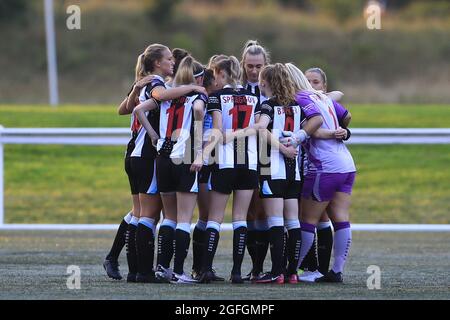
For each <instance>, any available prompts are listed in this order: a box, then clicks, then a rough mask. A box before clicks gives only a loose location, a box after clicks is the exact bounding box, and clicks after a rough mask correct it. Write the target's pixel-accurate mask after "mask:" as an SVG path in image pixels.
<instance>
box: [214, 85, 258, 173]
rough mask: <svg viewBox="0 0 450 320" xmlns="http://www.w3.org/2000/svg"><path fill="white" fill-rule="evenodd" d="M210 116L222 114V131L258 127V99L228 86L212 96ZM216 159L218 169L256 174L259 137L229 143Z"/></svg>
mask: <svg viewBox="0 0 450 320" xmlns="http://www.w3.org/2000/svg"><path fill="white" fill-rule="evenodd" d="M207 110H208V112H209V113H212V112H221V114H222V130H223V131H225V132H226V131H234V130H238V129H244V128H247V127H249V126H252V125H254V123H255V114H258V113H259V112H260V106H259V99H258V97H257V96H256V95H254V94H252V93H251V92H250V91H248V90H246V89H244V88H242V87H239V88H236V89H234V88H232V87H231V86H228V85H227V86H225V87H224V88H223V89H221V90H218V91H216V92H215V93H213V94H212V95H210V96H209V99H208V107H207ZM216 150H217V151H218V155H217V159H218V165H219V169H225V168H244V169H250V170H256V167H257V163H258V152H257V143H256V136H250V137H246V138H243V139H239V140H234V141H230V142H229V143H227V144H222V145H219V146H218V147H217V149H216Z"/></svg>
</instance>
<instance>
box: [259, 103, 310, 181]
mask: <svg viewBox="0 0 450 320" xmlns="http://www.w3.org/2000/svg"><path fill="white" fill-rule="evenodd" d="M261 117H269V119H270V123H269V125H268V126H267V129H268V130H269V131H270V132H271V134H272V135H273V136H274V138H275V139H276V140H279V139H280V138H281V137H282V131H292V132H296V131H298V130H300V129H301V126H302V123H303V121H305V115H304V113H303V111H302V109H301V108H300V106H299V105H298V104H297V103H296V102H295V101H292V103H291V104H290V105H289V106H287V107H285V106H281V105H280V104H279V103H278V101H277V100H276V99H275V98H270V99H268V100H266V101H264V102H263V103H262V104H261ZM260 139H261V137H260ZM261 140H262V139H261ZM261 143H263V145H261V146H260V156H259V160H260V166H261V172H260V174H261V176H270V178H271V179H272V180H301V176H302V172H300V171H301V169H302V167H303V165H302V162H300V165H299V162H298V159H297V158H296V159H288V158H285V157H284V155H283V154H282V153H281V152H280V150H279V149H278V148H272V146H271V145H270V144H269V141H267V140H265V142H264V141H262V142H261ZM300 151H301V150H300ZM299 156H304V152H301V153H300V154H299Z"/></svg>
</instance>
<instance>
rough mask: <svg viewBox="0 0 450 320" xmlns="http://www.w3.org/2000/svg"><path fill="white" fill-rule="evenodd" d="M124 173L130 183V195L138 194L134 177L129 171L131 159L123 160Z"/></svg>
mask: <svg viewBox="0 0 450 320" xmlns="http://www.w3.org/2000/svg"><path fill="white" fill-rule="evenodd" d="M125 172H126V173H127V176H128V182H129V183H130V189H131V194H138V193H139V191H138V189H139V188H138V183H137V179H136V177H135V176H134V175H133V171H132V170H131V158H130V157H126V158H125Z"/></svg>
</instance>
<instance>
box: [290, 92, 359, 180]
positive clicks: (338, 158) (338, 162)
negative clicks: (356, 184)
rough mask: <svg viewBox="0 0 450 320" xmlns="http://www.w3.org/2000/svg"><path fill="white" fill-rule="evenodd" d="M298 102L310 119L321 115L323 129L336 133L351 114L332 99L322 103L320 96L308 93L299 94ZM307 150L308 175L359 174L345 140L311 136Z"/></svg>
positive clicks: (306, 146)
mask: <svg viewBox="0 0 450 320" xmlns="http://www.w3.org/2000/svg"><path fill="white" fill-rule="evenodd" d="M296 101H297V103H298V104H299V105H300V107H301V108H302V109H303V112H304V113H305V116H306V118H307V119H309V118H311V117H313V116H315V115H318V114H320V115H321V116H322V118H323V123H322V126H321V128H322V129H329V130H336V129H337V128H338V127H339V123H340V122H341V121H342V120H343V119H344V118H345V116H346V115H347V113H348V111H347V110H346V109H345V108H344V107H343V106H342V105H340V104H339V103H337V102H334V101H332V100H331V99H330V98H328V97H327V99H326V100H322V99H321V98H320V97H319V96H318V95H316V94H314V93H311V92H308V91H302V92H300V93H298V94H297V95H296ZM305 149H306V151H307V154H308V173H314V172H317V173H320V172H326V173H347V172H354V171H356V167H355V163H354V162H353V158H352V155H351V154H350V152H349V151H348V149H347V147H346V146H345V144H344V142H343V141H342V140H336V139H317V138H314V137H311V138H309V139H308V140H307V141H306V143H305Z"/></svg>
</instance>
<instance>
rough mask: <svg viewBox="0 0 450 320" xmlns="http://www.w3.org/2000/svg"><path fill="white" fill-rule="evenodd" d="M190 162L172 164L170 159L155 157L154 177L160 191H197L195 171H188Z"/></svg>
mask: <svg viewBox="0 0 450 320" xmlns="http://www.w3.org/2000/svg"><path fill="white" fill-rule="evenodd" d="M190 168H191V165H190V164H183V163H182V164H174V163H173V162H172V159H170V158H167V157H164V156H158V157H157V158H156V177H157V180H158V190H159V191H160V192H198V179H197V178H198V177H197V175H198V174H197V172H195V171H194V172H191V171H190Z"/></svg>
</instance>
